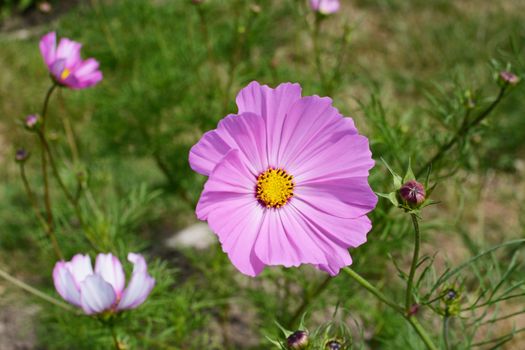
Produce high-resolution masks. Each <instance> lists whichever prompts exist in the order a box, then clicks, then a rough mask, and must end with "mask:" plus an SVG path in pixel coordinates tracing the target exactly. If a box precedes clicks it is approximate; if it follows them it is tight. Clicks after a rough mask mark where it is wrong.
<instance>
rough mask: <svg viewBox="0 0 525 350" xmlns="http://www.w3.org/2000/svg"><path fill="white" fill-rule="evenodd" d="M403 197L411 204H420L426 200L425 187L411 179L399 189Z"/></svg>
mask: <svg viewBox="0 0 525 350" xmlns="http://www.w3.org/2000/svg"><path fill="white" fill-rule="evenodd" d="M399 194H400V195H401V198H402V199H403V200H404V201H405V202H407V203H408V204H411V205H420V204H421V203H423V202H424V201H425V188H424V187H423V185H422V184H420V183H419V182H417V181H416V180H410V181H408V182H407V183H405V184H404V185H403V186H401V188H400V189H399Z"/></svg>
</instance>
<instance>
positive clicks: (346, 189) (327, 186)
mask: <svg viewBox="0 0 525 350" xmlns="http://www.w3.org/2000/svg"><path fill="white" fill-rule="evenodd" d="M294 192H295V193H294V195H295V199H296V200H298V201H303V202H306V203H309V204H310V205H311V206H313V207H315V208H317V209H319V210H320V211H323V212H325V213H327V214H330V215H333V216H337V217H341V218H348V219H353V218H357V217H360V216H363V215H366V214H367V213H369V212H370V211H372V210H373V209H374V208H375V206H376V204H377V196H376V195H375V193H374V191H372V189H371V188H370V185H369V184H368V179H367V178H366V177H359V178H347V179H337V180H327V181H319V182H316V183H310V184H308V185H301V186H297V187H296V188H295V190H294Z"/></svg>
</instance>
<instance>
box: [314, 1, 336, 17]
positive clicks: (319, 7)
mask: <svg viewBox="0 0 525 350" xmlns="http://www.w3.org/2000/svg"><path fill="white" fill-rule="evenodd" d="M339 6H340V4H339V0H310V8H311V9H312V10H314V11H315V12H319V13H321V14H323V15H330V14H332V13H336V12H337V11H339Z"/></svg>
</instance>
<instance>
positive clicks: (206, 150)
mask: <svg viewBox="0 0 525 350" xmlns="http://www.w3.org/2000/svg"><path fill="white" fill-rule="evenodd" d="M264 130H265V126H264V120H263V119H262V118H261V117H260V116H258V115H255V114H253V113H242V114H240V115H229V116H227V117H226V118H224V119H223V120H221V121H220V122H219V125H218V126H217V129H215V130H213V131H210V132H207V133H205V134H204V136H203V137H202V138H201V139H200V140H199V142H198V143H197V144H196V145H195V146H193V147H192V148H191V150H190V156H189V160H190V166H191V167H192V169H193V170H195V171H197V172H199V173H201V174H203V175H209V174H210V173H211V171H212V170H213V168H214V167H215V166H216V165H217V163H219V162H220V161H221V160H222V158H223V157H224V156H225V155H226V153H228V152H229V151H230V150H232V149H237V150H239V151H240V152H241V153H240V157H241V158H243V160H244V161H245V162H246V164H247V165H248V166H249V168H250V171H251V172H252V173H253V174H258V173H260V172H262V171H264V170H266V169H267V168H268V157H267V156H266V139H265V135H264Z"/></svg>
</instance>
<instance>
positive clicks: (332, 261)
mask: <svg viewBox="0 0 525 350" xmlns="http://www.w3.org/2000/svg"><path fill="white" fill-rule="evenodd" d="M291 204H292V207H293V208H294V210H295V214H294V216H293V217H294V218H295V220H296V223H297V224H298V225H300V226H301V227H302V231H301V232H304V233H307V234H308V236H310V237H311V239H312V240H313V241H314V242H315V244H316V245H317V246H319V248H320V249H321V250H322V251H323V252H324V259H318V260H317V261H316V262H313V264H314V265H315V266H316V267H318V268H320V269H322V270H324V271H326V272H328V273H329V274H330V275H332V276H334V275H337V274H338V273H339V270H340V269H341V268H342V267H344V266H348V265H351V264H352V258H351V256H350V254H349V253H348V249H347V248H348V247H349V241H350V242H353V243H359V244H361V243H364V241H366V232H367V231H365V232H362V231H361V230H359V229H362V228H368V230H369V229H370V225H369V226H366V225H363V223H362V222H361V220H353V219H340V218H336V217H333V216H329V215H326V214H324V213H320V212H316V211H312V210H310V211H307V210H305V208H304V204H303V203H301V202H299V201H296V200H294V201H293V202H291ZM352 224H354V226H352ZM358 228H359V229H358ZM363 235H364V237H365V238H364V239H363Z"/></svg>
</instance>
